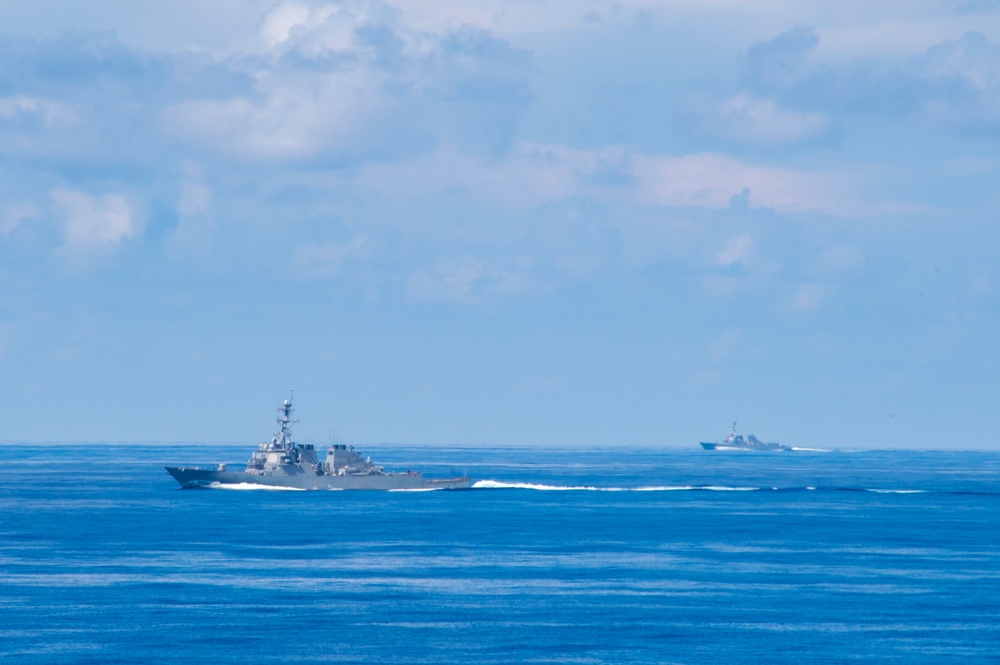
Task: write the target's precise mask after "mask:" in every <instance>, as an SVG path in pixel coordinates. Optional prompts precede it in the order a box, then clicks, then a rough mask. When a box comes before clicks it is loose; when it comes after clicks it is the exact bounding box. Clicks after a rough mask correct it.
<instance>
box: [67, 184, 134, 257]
mask: <svg viewBox="0 0 1000 665" xmlns="http://www.w3.org/2000/svg"><path fill="white" fill-rule="evenodd" d="M51 196H52V205H53V208H54V209H55V211H56V213H57V215H58V216H59V217H60V218H61V219H62V222H63V229H64V238H65V247H66V248H67V249H69V250H70V251H74V252H89V251H93V250H96V249H100V248H102V247H106V246H109V245H114V244H117V243H119V242H121V241H122V240H124V239H126V238H131V237H133V236H134V235H135V233H136V224H135V221H134V219H133V212H132V209H131V207H130V206H129V204H128V201H126V200H125V198H124V197H123V196H119V195H114V194H108V195H105V196H101V197H96V196H90V195H89V194H86V193H84V192H80V191H75V190H71V189H65V188H59V189H56V190H53V192H52V195H51Z"/></svg>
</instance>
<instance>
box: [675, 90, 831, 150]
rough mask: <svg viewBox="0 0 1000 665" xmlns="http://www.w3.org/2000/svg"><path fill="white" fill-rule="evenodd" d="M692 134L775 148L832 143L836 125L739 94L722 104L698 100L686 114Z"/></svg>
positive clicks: (692, 100) (819, 116) (817, 115)
mask: <svg viewBox="0 0 1000 665" xmlns="http://www.w3.org/2000/svg"><path fill="white" fill-rule="evenodd" d="M682 117H683V120H684V122H686V124H687V125H688V126H689V127H690V128H691V131H692V132H693V133H694V134H696V135H698V136H703V137H706V138H712V139H721V140H723V141H727V142H730V143H735V144H738V145H744V146H760V147H774V146H785V145H797V144H802V143H809V142H813V141H817V140H828V139H829V138H830V137H831V136H832V134H833V124H832V122H831V121H830V119H829V118H828V117H827V116H826V115H824V114H822V113H809V112H800V111H792V110H788V109H785V108H782V107H781V105H780V104H779V103H778V102H777V101H776V100H774V99H769V98H760V97H753V96H750V95H746V94H737V95H735V96H732V97H730V98H728V99H725V100H722V101H716V100H711V99H706V98H704V97H701V96H694V97H692V98H690V99H688V100H687V102H686V103H685V109H684V111H683V112H682Z"/></svg>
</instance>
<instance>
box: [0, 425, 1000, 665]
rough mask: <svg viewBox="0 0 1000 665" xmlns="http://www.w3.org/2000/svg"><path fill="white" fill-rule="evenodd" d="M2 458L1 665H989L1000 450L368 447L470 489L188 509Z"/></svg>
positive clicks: (152, 473)
mask: <svg viewBox="0 0 1000 665" xmlns="http://www.w3.org/2000/svg"><path fill="white" fill-rule="evenodd" d="M250 448H251V446H241V447H234V446H221V445H207V444H206V445H179V446H157V445H137V446H126V445H110V446H101V447H86V446H80V445H45V446H41V445H13V444H5V445H3V446H0V463H2V473H3V476H2V480H0V618H2V621H0V663H2V664H3V665H10V664H13V663H32V664H35V663H60V664H62V663H95V664H96V663H101V664H108V663H157V662H197V663H211V664H212V665H218V664H223V663H241V664H242V663H384V664H404V663H405V664H410V663H414V664H419V663H476V664H482V663H614V664H618V663H657V664H662V663H692V664H693V663H794V664H796V665H801V664H803V663H847V662H860V663H935V664H937V663H961V664H963V665H968V664H976V663H993V664H997V663H1000V453H994V452H925V451H921V452H914V451H905V452H903V451H879V452H872V451H868V452H865V451H856V452H792V453H787V452H784V453H740V452H714V453H713V452H704V451H701V450H696V449H691V450H679V449H665V450H636V449H628V448H621V449H619V448H610V447H609V448H606V449H585V450H570V449H555V450H545V449H527V448H462V447H453V448H443V447H432V448H416V447H405V446H388V445H386V446H367V447H366V448H365V450H364V452H365V454H370V455H372V457H373V459H375V460H376V461H378V462H380V463H382V464H384V465H385V467H386V468H387V469H388V468H394V469H407V468H410V469H421V470H423V471H424V473H425V475H427V476H432V475H460V474H461V473H462V472H466V471H467V472H468V474H469V475H471V476H472V477H473V478H475V479H477V481H478V482H477V484H476V486H475V488H474V489H472V490H468V491H435V492H388V493H378V492H372V493H368V492H336V491H333V492H295V491H273V490H271V491H265V490H259V491H226V490H209V491H183V490H180V489H179V487H178V485H177V484H176V483H175V481H174V480H173V479H172V478H170V477H169V476H168V475H167V474H166V472H165V471H164V470H163V465H164V464H187V465H191V464H202V465H208V464H214V463H216V462H230V463H234V462H235V463H238V462H243V461H245V460H246V458H247V457H248V456H249V453H250Z"/></svg>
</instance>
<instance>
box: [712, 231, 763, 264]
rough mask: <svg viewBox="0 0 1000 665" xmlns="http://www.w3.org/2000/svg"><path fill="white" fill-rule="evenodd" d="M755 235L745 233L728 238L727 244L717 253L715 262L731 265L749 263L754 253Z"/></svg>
mask: <svg viewBox="0 0 1000 665" xmlns="http://www.w3.org/2000/svg"><path fill="white" fill-rule="evenodd" d="M753 250H754V241H753V236H751V235H750V234H747V233H744V234H743V235H738V236H735V237H733V238H729V239H727V240H726V243H725V245H724V246H723V247H722V249H720V250H719V251H718V252H716V253H715V257H714V258H715V264H716V265H718V266H730V265H733V264H737V263H741V264H747V263H749V262H750V258H751V256H752V255H753Z"/></svg>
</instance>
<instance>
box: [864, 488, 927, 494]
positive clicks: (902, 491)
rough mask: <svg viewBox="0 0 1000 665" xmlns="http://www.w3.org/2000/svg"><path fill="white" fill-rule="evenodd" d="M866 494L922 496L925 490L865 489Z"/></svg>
mask: <svg viewBox="0 0 1000 665" xmlns="http://www.w3.org/2000/svg"><path fill="white" fill-rule="evenodd" d="M865 491H866V492H875V493H876V494H924V493H926V492H927V490H876V489H866V490H865Z"/></svg>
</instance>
